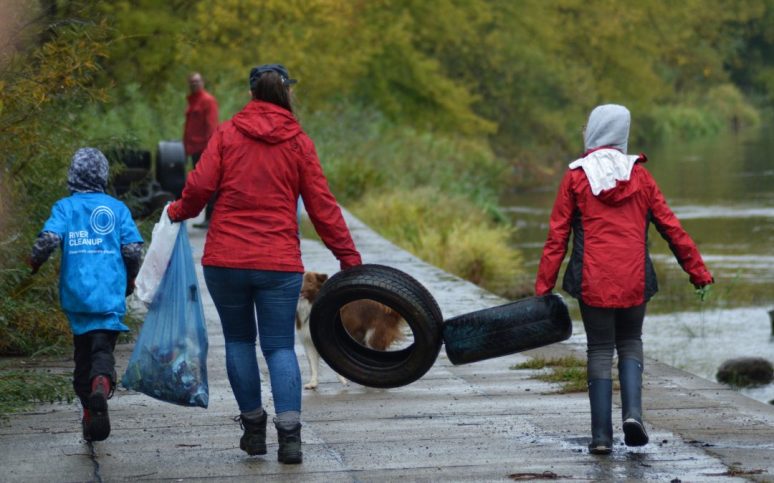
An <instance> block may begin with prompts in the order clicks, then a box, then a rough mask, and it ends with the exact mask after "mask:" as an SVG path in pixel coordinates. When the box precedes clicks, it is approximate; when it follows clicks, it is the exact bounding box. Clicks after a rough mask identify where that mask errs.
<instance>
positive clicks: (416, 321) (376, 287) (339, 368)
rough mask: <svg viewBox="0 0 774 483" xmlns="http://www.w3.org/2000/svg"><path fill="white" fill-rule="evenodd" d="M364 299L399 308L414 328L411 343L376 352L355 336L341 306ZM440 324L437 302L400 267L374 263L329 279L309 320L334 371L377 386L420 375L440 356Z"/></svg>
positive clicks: (402, 382) (393, 384)
mask: <svg viewBox="0 0 774 483" xmlns="http://www.w3.org/2000/svg"><path fill="white" fill-rule="evenodd" d="M360 299H371V300H375V301H377V302H380V303H382V304H385V305H387V306H388V307H391V308H392V309H394V310H396V311H397V312H399V313H400V314H401V316H402V317H403V318H404V319H405V321H406V323H407V324H408V325H409V327H410V328H411V330H412V332H413V336H414V341H413V343H412V344H411V345H410V346H408V347H406V348H403V349H399V350H395V351H376V350H372V349H370V348H368V347H365V346H363V345H361V344H359V343H358V342H357V341H355V340H354V339H352V337H350V336H349V334H348V333H347V330H346V329H345V328H344V326H343V325H342V323H341V317H340V316H339V310H340V309H341V307H343V306H344V305H346V304H348V303H349V302H353V301H355V300H360ZM442 325H443V317H442V316H441V310H440V308H439V307H438V303H437V302H436V301H435V299H434V298H433V296H432V295H430V292H428V291H427V289H426V288H425V287H424V286H422V284H420V283H419V282H418V281H417V280H415V279H414V278H413V277H411V276H410V275H408V274H406V273H404V272H401V271H400V270H397V269H394V268H391V267H387V266H383V265H372V264H366V265H360V266H357V267H353V268H350V269H348V270H344V271H342V272H338V273H337V274H335V275H333V276H332V277H331V278H330V279H329V280H328V281H327V282H325V284H324V285H323V287H322V289H321V290H320V293H319V294H318V295H317V298H316V299H315V302H314V305H313V306H312V312H311V315H310V320H309V329H310V332H311V335H312V341H313V343H314V346H315V348H317V351H318V352H319V353H320V356H321V357H322V358H323V360H324V361H325V362H327V363H328V365H329V366H331V368H333V370H334V371H336V372H338V373H339V374H341V375H342V376H344V377H346V378H348V379H349V380H351V381H354V382H356V383H358V384H362V385H364V386H369V387H378V388H391V387H398V386H404V385H406V384H410V383H412V382H414V381H416V380H417V379H419V378H420V377H422V376H423V375H424V374H425V373H426V372H427V371H428V370H429V369H430V368H431V367H432V365H433V364H434V363H435V360H436V358H437V357H438V352H439V351H440V349H441V330H442Z"/></svg>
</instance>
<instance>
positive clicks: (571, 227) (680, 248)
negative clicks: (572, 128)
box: [535, 104, 713, 454]
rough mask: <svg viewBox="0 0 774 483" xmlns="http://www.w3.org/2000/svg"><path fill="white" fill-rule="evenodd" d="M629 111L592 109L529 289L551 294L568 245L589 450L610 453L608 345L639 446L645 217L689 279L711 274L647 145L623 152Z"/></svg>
mask: <svg viewBox="0 0 774 483" xmlns="http://www.w3.org/2000/svg"><path fill="white" fill-rule="evenodd" d="M630 123H631V117H630V114H629V111H628V110H627V109H626V108H625V107H623V106H619V105H614V104H607V105H603V106H598V107H597V108H595V109H594V110H593V111H592V112H591V115H590V116H589V119H588V123H587V125H586V128H585V130H584V143H585V148H586V152H585V153H584V155H583V157H581V158H580V159H577V160H575V161H573V162H572V163H570V165H569V168H570V169H569V170H568V171H567V172H566V173H565V175H564V178H563V179H562V182H561V185H560V186H559V192H558V193H557V196H556V201H555V203H554V207H553V210H552V212H551V220H550V224H549V231H548V239H547V240H546V243H545V246H544V248H543V256H542V257H541V259H540V266H539V268H538V274H537V280H536V281H535V293H536V294H537V295H544V294H547V293H550V292H551V290H553V288H554V286H555V284H556V278H557V275H558V273H559V267H560V266H561V264H562V260H563V259H564V256H565V254H566V252H567V243H568V240H569V237H570V233H571V232H572V234H573V249H572V255H571V256H570V262H569V264H568V266H567V270H566V271H565V274H564V283H563V286H562V288H564V290H565V291H567V292H568V293H569V294H570V295H572V296H573V297H575V298H577V299H578V302H579V305H580V310H581V316H582V318H583V325H584V328H585V329H586V337H587V343H588V351H587V354H588V385H589V400H590V403H591V433H592V441H591V444H590V445H589V451H590V452H591V453H594V454H609V453H610V452H611V451H612V444H613V426H612V420H611V415H610V413H611V405H612V388H613V384H612V380H611V373H612V371H611V367H612V360H613V351H614V350H616V351H617V353H618V374H619V379H620V383H621V404H622V412H623V414H622V416H623V430H624V441H625V443H626V444H627V445H628V446H643V445H645V444H647V443H648V435H647V432H646V431H645V426H644V425H643V422H642V403H641V391H642V368H643V352H642V323H643V320H644V318H645V306H646V304H647V301H648V300H650V298H651V297H652V296H653V295H654V294H655V293H656V291H657V290H658V284H657V281H656V273H655V271H654V270H653V263H652V262H651V259H650V256H649V254H648V240H647V238H648V226H649V224H650V223H651V222H653V223H654V224H655V225H656V228H657V229H658V231H659V233H660V234H661V236H662V237H663V238H664V239H665V240H666V241H667V242H668V243H669V247H670V248H671V249H672V252H673V253H674V254H675V257H676V258H677V261H678V262H679V263H680V265H681V266H682V267H683V270H685V271H686V272H687V273H688V274H689V275H690V280H691V282H692V283H693V284H694V285H695V286H696V287H704V286H706V285H708V284H711V283H712V282H713V279H712V275H711V274H710V272H709V271H708V270H707V267H706V266H705V265H704V262H703V261H702V258H701V255H700V254H699V251H698V250H697V248H696V245H695V244H694V242H693V240H691V237H690V236H688V234H687V233H686V232H685V230H684V229H683V227H682V226H681V225H680V222H679V221H678V220H677V218H676V217H675V215H674V213H672V211H671V210H670V209H669V206H668V205H667V203H666V201H665V200H664V196H663V195H662V194H661V190H659V188H658V185H657V184H656V181H655V180H654V179H653V177H652V176H651V175H650V173H649V172H648V171H647V170H646V169H645V167H644V166H643V164H644V163H645V162H646V161H647V158H646V157H645V155H644V154H640V155H639V156H629V155H627V154H626V150H627V144H628V138H629V125H630Z"/></svg>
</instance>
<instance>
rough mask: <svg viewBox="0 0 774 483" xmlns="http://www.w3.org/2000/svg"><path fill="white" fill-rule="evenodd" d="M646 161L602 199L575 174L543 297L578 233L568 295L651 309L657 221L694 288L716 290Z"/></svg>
mask: <svg viewBox="0 0 774 483" xmlns="http://www.w3.org/2000/svg"><path fill="white" fill-rule="evenodd" d="M645 161H647V158H646V157H645V156H644V155H640V160H639V161H638V162H637V164H635V165H634V167H633V168H632V171H631V176H630V179H629V181H618V182H617V184H616V186H615V188H612V189H609V190H605V191H602V192H601V193H600V194H599V196H594V195H593V194H592V193H591V188H590V187H589V182H588V179H587V178H586V174H585V173H584V172H583V169H582V168H577V169H571V170H568V171H567V173H566V174H565V175H564V179H562V182H561V184H560V186H559V192H558V193H557V196H556V201H555V203H554V208H553V211H552V212H551V220H550V224H549V230H548V239H547V240H546V243H545V246H544V248H543V256H542V257H541V259H540V266H539V268H538V274H537V280H536V281H535V293H536V294H537V295H544V294H547V293H549V292H551V290H553V288H554V286H555V284H556V278H557V274H558V272H559V268H560V266H561V264H562V260H563V259H564V255H565V253H566V252H567V242H568V240H569V237H570V231H571V230H572V232H573V250H572V255H571V256H570V262H569V264H568V266H567V269H566V271H565V274H564V282H563V285H562V288H563V289H564V290H565V291H566V292H568V293H569V294H570V295H572V296H573V297H575V298H577V299H579V300H581V301H583V303H585V304H586V305H590V306H593V307H609V308H625V307H634V306H637V305H640V304H642V303H644V302H646V301H648V300H649V299H650V298H651V297H652V296H653V295H654V294H655V293H656V292H657V291H658V283H657V281H656V273H655V271H654V270H653V263H652V262H651V259H650V255H649V254H648V227H649V224H650V222H651V221H652V222H653V223H654V224H655V225H656V228H657V229H658V232H659V233H660V234H661V236H662V237H663V238H664V239H665V240H666V241H667V242H668V243H669V247H670V248H671V250H672V253H674V255H675V257H676V258H677V261H678V262H679V263H680V265H681V266H682V268H683V270H685V271H686V272H687V273H688V274H689V275H690V280H691V282H692V283H693V284H695V285H707V284H709V283H712V281H713V280H712V275H711V274H710V272H709V271H708V270H707V267H706V266H705V265H704V261H703V260H702V258H701V255H700V254H699V251H698V249H697V248H696V245H695V244H694V242H693V240H692V239H691V237H690V236H689V235H688V233H686V232H685V230H684V229H683V227H682V226H681V225H680V222H679V221H678V219H677V217H675V215H674V213H672V210H670V209H669V206H668V205H667V203H666V200H665V199H664V196H663V195H662V194H661V190H660V189H659V187H658V185H657V184H656V181H655V180H654V179H653V177H652V176H651V174H650V173H649V172H648V170H647V169H645V167H644V166H642V164H641V163H643V162H645Z"/></svg>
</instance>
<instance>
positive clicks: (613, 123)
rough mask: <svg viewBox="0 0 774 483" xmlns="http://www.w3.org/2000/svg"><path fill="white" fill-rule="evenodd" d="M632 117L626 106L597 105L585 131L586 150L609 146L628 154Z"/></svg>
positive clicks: (590, 115)
mask: <svg viewBox="0 0 774 483" xmlns="http://www.w3.org/2000/svg"><path fill="white" fill-rule="evenodd" d="M631 119H632V118H631V114H630V113H629V110H628V109H627V108H625V107H624V106H619V105H618V104H604V105H601V106H597V107H595V108H594V110H593V111H591V114H589V120H588V121H587V122H586V128H585V129H584V131H583V143H584V145H585V146H586V151H589V150H591V149H595V148H600V147H603V146H607V147H611V148H615V149H617V150H619V151H621V152H622V153H623V154H626V149H627V147H628V144H629V126H630V125H631Z"/></svg>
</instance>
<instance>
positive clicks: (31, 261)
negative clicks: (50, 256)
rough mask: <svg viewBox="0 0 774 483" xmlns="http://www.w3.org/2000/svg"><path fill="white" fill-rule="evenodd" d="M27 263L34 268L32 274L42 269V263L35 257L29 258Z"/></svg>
mask: <svg viewBox="0 0 774 483" xmlns="http://www.w3.org/2000/svg"><path fill="white" fill-rule="evenodd" d="M27 265H29V266H30V268H31V269H32V271H31V272H30V275H35V274H36V273H38V270H40V266H41V265H42V263H38V262H36V261H35V259H34V258H32V257H30V258H28V259H27Z"/></svg>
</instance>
